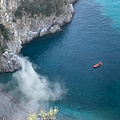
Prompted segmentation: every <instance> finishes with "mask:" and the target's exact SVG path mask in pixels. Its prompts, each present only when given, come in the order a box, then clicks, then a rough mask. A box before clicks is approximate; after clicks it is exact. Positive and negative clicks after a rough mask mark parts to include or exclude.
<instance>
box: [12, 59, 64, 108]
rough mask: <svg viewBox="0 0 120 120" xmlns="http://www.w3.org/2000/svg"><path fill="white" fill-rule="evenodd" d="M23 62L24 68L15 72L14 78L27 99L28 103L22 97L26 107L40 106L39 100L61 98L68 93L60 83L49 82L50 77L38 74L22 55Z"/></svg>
mask: <svg viewBox="0 0 120 120" xmlns="http://www.w3.org/2000/svg"><path fill="white" fill-rule="evenodd" d="M21 64H22V69H21V70H19V71H17V72H15V73H14V74H13V78H14V79H15V80H17V82H18V87H19V89H20V91H21V92H22V94H23V95H24V98H25V99H27V103H26V102H25V100H24V99H23V98H21V99H22V103H23V104H24V105H26V107H28V106H29V107H30V108H33V107H38V106H39V101H55V100H60V99H61V98H62V96H63V95H64V94H65V93H66V90H65V89H64V88H62V87H61V85H60V84H59V83H57V82H56V83H52V82H49V80H48V78H46V77H44V76H42V75H40V74H38V73H37V72H36V71H35V70H34V68H33V65H32V63H31V62H30V61H29V60H28V59H27V58H23V57H21ZM16 92H17V91H16Z"/></svg>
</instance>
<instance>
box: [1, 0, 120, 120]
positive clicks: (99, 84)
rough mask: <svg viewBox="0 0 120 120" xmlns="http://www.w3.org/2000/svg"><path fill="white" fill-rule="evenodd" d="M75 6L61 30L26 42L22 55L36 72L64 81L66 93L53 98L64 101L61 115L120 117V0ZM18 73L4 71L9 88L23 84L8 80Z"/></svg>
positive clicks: (101, 119) (69, 118)
mask: <svg viewBox="0 0 120 120" xmlns="http://www.w3.org/2000/svg"><path fill="white" fill-rule="evenodd" d="M74 8H75V11H76V13H75V15H74V17H73V20H72V22H71V23H69V24H67V25H65V26H63V27H62V29H63V31H62V32H59V33H55V34H53V35H47V36H45V37H42V38H37V39H35V40H33V41H32V42H30V43H28V44H26V45H24V47H23V49H22V51H21V55H22V56H24V57H25V56H27V57H28V59H29V61H30V62H32V64H34V66H35V67H34V68H35V72H36V73H37V74H40V75H42V76H45V77H46V78H47V80H48V81H49V82H50V83H51V84H52V83H55V82H57V83H59V84H60V86H62V90H63V91H64V92H65V94H64V95H62V96H60V97H61V99H57V98H56V100H54V101H53V102H52V101H51V102H49V106H58V107H59V113H58V116H57V117H58V119H59V120H120V14H119V13H120V1H119V0H79V1H78V2H77V3H75V5H74ZM100 61H101V62H103V66H100V67H99V68H96V69H94V68H93V65H94V64H96V63H98V62H100ZM26 69H27V68H26ZM27 71H29V66H28V69H27ZM27 73H28V72H26V74H27ZM13 74H15V73H13ZM13 74H11V73H8V74H0V82H1V84H2V85H3V84H4V85H6V86H7V87H6V89H7V91H11V90H14V88H15V86H17V84H18V83H17V82H14V83H16V84H12V85H11V84H9V85H8V84H7V83H10V81H15V77H14V80H13ZM29 76H30V75H29ZM27 80H28V79H27ZM19 81H20V80H19ZM22 82H24V81H22ZM10 85H11V86H12V87H10ZM18 87H19V85H18ZM54 90H57V88H56V89H54ZM54 90H53V94H54V93H55V92H54ZM20 95H21V94H18V96H19V97H20ZM55 95H56V94H55ZM31 96H32V95H31Z"/></svg>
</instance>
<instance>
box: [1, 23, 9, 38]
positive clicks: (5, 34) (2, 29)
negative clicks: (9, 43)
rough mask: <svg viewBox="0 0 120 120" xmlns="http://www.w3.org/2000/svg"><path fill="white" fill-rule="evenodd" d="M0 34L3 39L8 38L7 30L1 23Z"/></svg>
mask: <svg viewBox="0 0 120 120" xmlns="http://www.w3.org/2000/svg"><path fill="white" fill-rule="evenodd" d="M0 35H2V36H3V37H4V39H5V40H9V32H8V30H7V28H5V26H4V25H3V24H0Z"/></svg>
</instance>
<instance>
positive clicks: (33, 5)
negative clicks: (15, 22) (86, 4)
mask: <svg viewBox="0 0 120 120" xmlns="http://www.w3.org/2000/svg"><path fill="white" fill-rule="evenodd" d="M66 3H67V0H33V1H32V0H23V1H22V2H21V5H20V6H19V8H18V9H17V11H16V12H15V16H16V17H17V18H21V17H22V13H23V11H26V12H27V13H28V14H30V15H32V16H33V15H34V14H38V15H39V14H40V13H42V14H43V15H45V16H50V15H51V14H52V13H56V15H60V14H61V12H62V9H61V7H62V6H63V5H65V4H66Z"/></svg>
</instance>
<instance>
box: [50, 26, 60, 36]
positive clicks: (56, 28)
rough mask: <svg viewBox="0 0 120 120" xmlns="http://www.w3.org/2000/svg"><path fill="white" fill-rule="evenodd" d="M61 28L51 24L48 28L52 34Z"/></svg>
mask: <svg viewBox="0 0 120 120" xmlns="http://www.w3.org/2000/svg"><path fill="white" fill-rule="evenodd" d="M61 30H62V29H61V28H60V27H59V26H58V25H53V26H52V27H51V28H50V30H49V33H51V34H53V33H55V32H58V31H61Z"/></svg>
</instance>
